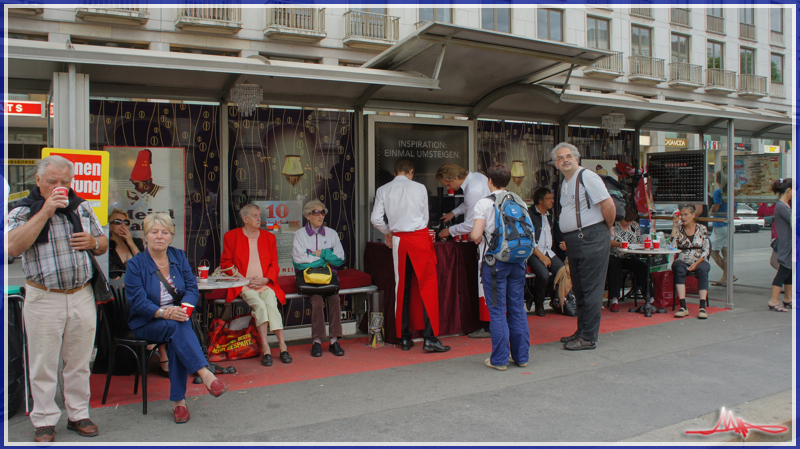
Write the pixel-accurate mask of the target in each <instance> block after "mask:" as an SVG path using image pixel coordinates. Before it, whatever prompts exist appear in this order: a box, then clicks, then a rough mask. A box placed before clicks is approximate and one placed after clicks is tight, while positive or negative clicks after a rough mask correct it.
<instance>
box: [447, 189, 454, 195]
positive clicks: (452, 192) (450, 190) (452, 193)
mask: <svg viewBox="0 0 800 449" xmlns="http://www.w3.org/2000/svg"><path fill="white" fill-rule="evenodd" d="M447 194H448V195H455V194H456V191H455V190H453V189H447Z"/></svg>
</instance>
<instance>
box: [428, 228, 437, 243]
mask: <svg viewBox="0 0 800 449" xmlns="http://www.w3.org/2000/svg"><path fill="white" fill-rule="evenodd" d="M428 235H430V236H431V243H433V242H436V231H434V230H433V229H428Z"/></svg>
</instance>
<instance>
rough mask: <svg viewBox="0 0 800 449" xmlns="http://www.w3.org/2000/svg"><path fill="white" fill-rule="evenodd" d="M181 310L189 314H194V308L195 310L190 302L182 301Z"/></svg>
mask: <svg viewBox="0 0 800 449" xmlns="http://www.w3.org/2000/svg"><path fill="white" fill-rule="evenodd" d="M181 310H183V312H184V313H186V315H188V316H192V310H194V306H193V305H191V304H189V303H188V302H182V303H181Z"/></svg>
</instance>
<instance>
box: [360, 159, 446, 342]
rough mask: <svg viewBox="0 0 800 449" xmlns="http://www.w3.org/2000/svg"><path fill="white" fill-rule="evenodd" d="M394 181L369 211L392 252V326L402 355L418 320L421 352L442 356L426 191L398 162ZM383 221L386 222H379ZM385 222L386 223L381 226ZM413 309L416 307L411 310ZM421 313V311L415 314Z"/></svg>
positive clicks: (406, 162) (409, 165) (405, 163)
mask: <svg viewBox="0 0 800 449" xmlns="http://www.w3.org/2000/svg"><path fill="white" fill-rule="evenodd" d="M394 175H395V177H394V180H392V181H391V182H389V183H388V184H385V185H383V186H381V187H380V188H378V190H377V191H376V192H375V206H374V207H373V209H372V216H371V217H370V221H371V222H372V225H373V226H375V228H376V229H377V230H379V231H381V232H382V233H383V234H384V235H385V238H386V246H388V247H389V248H392V257H393V259H394V278H395V280H396V282H395V310H394V313H395V323H396V331H397V336H398V337H400V338H401V340H400V348H401V349H402V350H403V351H408V350H410V349H411V348H412V347H413V346H414V340H412V339H411V337H412V331H411V327H410V321H411V315H412V314H414V315H415V316H417V317H419V316H420V315H422V321H424V323H425V324H424V329H423V331H422V334H423V336H424V338H425V344H424V345H423V346H422V350H423V351H426V352H447V351H449V350H450V346H445V345H443V344H442V342H441V341H439V339H438V338H437V335H439V281H438V279H437V277H436V253H435V252H434V251H433V242H431V238H430V235H429V234H428V190H427V189H426V188H425V186H424V185H422V184H420V183H418V182H414V181H413V180H412V179H413V178H414V163H413V162H412V161H411V159H407V158H402V159H398V160H397V162H395V164H394ZM384 216H385V217H386V218H384ZM387 220H388V222H387ZM414 278H416V279H417V283H418V285H419V296H421V298H412V288H411V287H412V280H413V279H414ZM417 305H419V306H420V307H416V306H417ZM420 309H421V310H420Z"/></svg>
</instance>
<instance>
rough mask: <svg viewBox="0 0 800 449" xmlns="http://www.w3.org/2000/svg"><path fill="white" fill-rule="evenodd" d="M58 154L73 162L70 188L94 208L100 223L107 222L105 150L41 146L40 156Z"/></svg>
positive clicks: (106, 154) (106, 158) (106, 162)
mask: <svg viewBox="0 0 800 449" xmlns="http://www.w3.org/2000/svg"><path fill="white" fill-rule="evenodd" d="M53 155H58V156H62V157H65V158H67V159H69V160H70V161H71V162H72V163H73V164H75V172H74V175H73V177H72V190H74V191H75V194H76V195H78V196H79V197H81V198H83V199H85V200H86V201H87V202H88V203H89V205H90V206H92V208H93V209H94V213H95V215H97V218H98V219H99V220H100V224H101V225H103V226H105V225H107V224H108V168H109V158H108V152H107V151H88V150H66V149H62V148H43V149H42V158H45V157H47V156H53Z"/></svg>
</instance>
